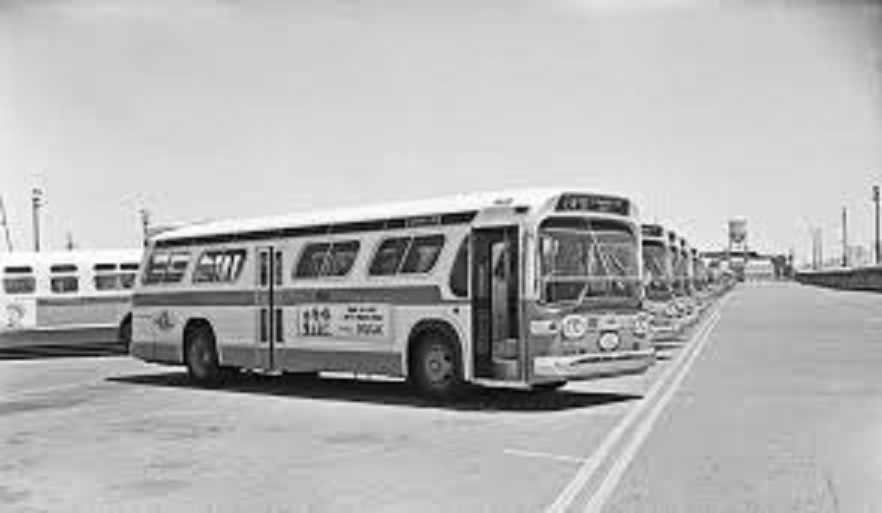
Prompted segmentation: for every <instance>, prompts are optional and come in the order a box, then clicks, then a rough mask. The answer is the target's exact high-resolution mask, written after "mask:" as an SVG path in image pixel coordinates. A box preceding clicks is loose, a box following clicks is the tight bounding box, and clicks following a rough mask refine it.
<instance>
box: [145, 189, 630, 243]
mask: <svg viewBox="0 0 882 513" xmlns="http://www.w3.org/2000/svg"><path fill="white" fill-rule="evenodd" d="M564 194H582V195H591V196H598V197H604V198H611V199H615V200H624V201H627V202H628V204H629V206H630V211H631V217H634V216H635V215H636V207H635V206H634V205H633V203H631V202H630V200H628V199H627V198H624V197H622V196H618V195H611V194H600V193H594V192H589V191H584V190H579V189H519V190H511V191H496V192H480V193H472V194H462V195H457V196H448V197H441V198H432V199H425V200H418V201H406V202H394V203H380V204H373V205H366V206H361V207H352V208H340V209H333V210H322V211H313V212H301V213H294V214H290V215H285V216H276V217H261V218H249V219H230V220H222V221H214V222H207V223H199V224H193V225H189V226H186V227H183V228H178V229H174V230H170V231H167V232H163V233H160V234H157V235H156V236H155V237H154V238H153V240H154V241H155V242H157V243H159V244H160V245H162V243H163V242H172V241H177V240H199V239H205V238H212V237H214V236H221V235H231V234H245V233H263V232H271V231H273V230H282V229H289V228H305V227H315V228H327V227H329V226H333V225H340V224H343V223H367V222H372V221H373V222H381V221H388V220H405V219H415V218H419V217H428V216H440V217H445V216H458V215H459V216H466V215H468V219H467V220H471V218H472V217H474V215H476V214H477V213H478V212H480V211H481V210H483V209H487V208H492V207H498V206H511V207H527V208H529V210H530V211H531V212H535V211H537V210H542V209H544V208H548V207H550V206H552V202H553V201H555V200H556V199H558V198H560V197H561V196H562V195H564ZM460 219H461V218H460ZM460 222H463V221H461V220H460ZM442 224H444V223H443V219H442Z"/></svg>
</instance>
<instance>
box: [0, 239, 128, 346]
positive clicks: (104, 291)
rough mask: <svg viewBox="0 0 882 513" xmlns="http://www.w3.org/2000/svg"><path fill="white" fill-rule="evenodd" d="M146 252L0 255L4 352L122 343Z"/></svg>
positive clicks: (0, 336) (0, 321)
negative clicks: (46, 346) (13, 349)
mask: <svg viewBox="0 0 882 513" xmlns="http://www.w3.org/2000/svg"><path fill="white" fill-rule="evenodd" d="M141 253H142V250H140V249H137V250H73V251H46V252H30V251H22V252H10V253H0V280H2V289H0V348H13V347H22V346H40V345H71V344H77V345H79V344H84V343H85V344H92V343H94V344H99V343H116V342H119V343H121V344H122V345H123V346H124V347H125V346H127V345H128V342H129V339H130V337H131V315H130V313H131V312H130V307H131V296H132V289H133V287H134V284H135V278H136V277H137V275H138V265H139V262H140V260H141V256H142V254H141Z"/></svg>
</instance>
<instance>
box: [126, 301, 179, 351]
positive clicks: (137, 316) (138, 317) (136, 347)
mask: <svg viewBox="0 0 882 513" xmlns="http://www.w3.org/2000/svg"><path fill="white" fill-rule="evenodd" d="M154 310H156V308H150V307H137V306H136V307H134V308H133V311H132V343H131V346H130V347H129V354H131V355H132V356H134V357H135V358H139V359H141V360H145V361H155V358H156V351H155V349H156V331H157V329H156V324H155V321H154V316H155V315H158V312H154ZM169 363H174V362H169Z"/></svg>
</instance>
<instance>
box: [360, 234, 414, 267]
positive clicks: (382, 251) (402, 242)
mask: <svg viewBox="0 0 882 513" xmlns="http://www.w3.org/2000/svg"><path fill="white" fill-rule="evenodd" d="M410 241H411V238H410V237H396V238H392V239H386V240H384V241H383V242H382V244H380V247H379V249H377V253H376V254H375V255H374V261H373V262H371V267H370V271H369V273H370V275H371V276H389V275H393V274H395V273H397V272H398V267H400V265H401V259H402V257H403V256H404V253H405V251H406V250H407V247H408V245H409V244H410Z"/></svg>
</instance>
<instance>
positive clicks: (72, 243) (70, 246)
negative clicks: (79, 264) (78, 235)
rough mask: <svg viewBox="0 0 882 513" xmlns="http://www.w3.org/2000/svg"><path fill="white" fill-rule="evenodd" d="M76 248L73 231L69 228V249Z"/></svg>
mask: <svg viewBox="0 0 882 513" xmlns="http://www.w3.org/2000/svg"><path fill="white" fill-rule="evenodd" d="M74 248H75V246H74V240H73V233H71V232H70V231H69V230H68V232H67V250H68V251H73V250H74Z"/></svg>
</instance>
